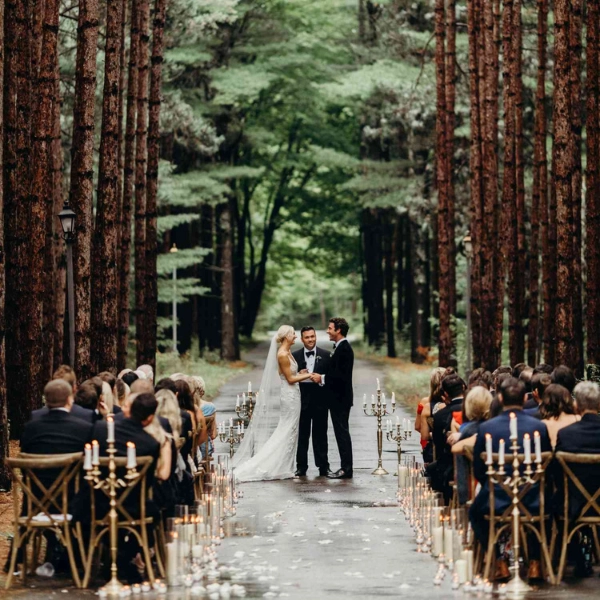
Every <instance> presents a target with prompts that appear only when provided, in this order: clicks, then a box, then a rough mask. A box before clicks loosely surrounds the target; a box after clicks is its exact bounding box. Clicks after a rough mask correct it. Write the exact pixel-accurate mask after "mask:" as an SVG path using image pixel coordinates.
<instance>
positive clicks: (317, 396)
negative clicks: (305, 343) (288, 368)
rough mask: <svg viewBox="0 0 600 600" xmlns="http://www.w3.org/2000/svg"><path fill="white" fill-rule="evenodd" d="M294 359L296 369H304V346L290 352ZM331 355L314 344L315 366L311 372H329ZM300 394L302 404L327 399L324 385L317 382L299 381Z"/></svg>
mask: <svg viewBox="0 0 600 600" xmlns="http://www.w3.org/2000/svg"><path fill="white" fill-rule="evenodd" d="M292 356H293V357H294V360H295V361H296V362H297V363H298V371H302V370H303V369H306V359H305V356H304V347H302V348H300V350H296V352H293V353H292ZM330 361H331V357H330V355H329V352H327V350H323V348H319V347H318V346H315V367H314V369H313V373H319V374H320V375H327V373H328V372H329V363H330ZM300 395H301V397H302V405H303V406H304V405H306V404H315V403H319V404H321V403H323V404H325V402H326V401H327V399H326V394H325V386H321V385H319V384H318V383H313V382H312V381H303V382H301V383H300Z"/></svg>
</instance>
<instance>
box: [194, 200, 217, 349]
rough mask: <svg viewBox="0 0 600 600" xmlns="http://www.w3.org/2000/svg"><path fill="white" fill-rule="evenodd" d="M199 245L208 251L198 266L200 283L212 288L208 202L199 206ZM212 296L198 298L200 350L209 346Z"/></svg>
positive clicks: (212, 241) (211, 220) (212, 238)
mask: <svg viewBox="0 0 600 600" xmlns="http://www.w3.org/2000/svg"><path fill="white" fill-rule="evenodd" d="M200 215H201V217H200V221H199V228H200V237H199V242H200V247H201V248H204V249H206V250H207V251H208V252H207V254H206V256H205V257H204V260H203V261H202V264H201V265H200V268H199V277H200V285H202V286H203V287H205V288H207V289H208V290H212V287H213V279H214V272H213V270H212V269H211V268H210V267H211V265H212V261H213V250H214V235H213V207H212V206H211V205H210V204H202V205H201V207H200ZM211 304H212V298H211V297H210V293H209V294H207V295H205V296H201V297H200V298H198V304H197V310H198V312H199V313H200V314H199V315H198V316H197V322H198V331H197V335H198V344H199V346H200V352H202V351H204V349H206V348H210V340H211V336H210V328H211V327H212V326H213V323H212V320H211V319H209V318H208V316H209V314H210V311H211Z"/></svg>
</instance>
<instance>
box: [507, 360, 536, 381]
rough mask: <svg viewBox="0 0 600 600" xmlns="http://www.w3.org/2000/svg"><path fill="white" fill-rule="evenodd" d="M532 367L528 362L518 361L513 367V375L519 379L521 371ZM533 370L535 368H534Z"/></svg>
mask: <svg viewBox="0 0 600 600" xmlns="http://www.w3.org/2000/svg"><path fill="white" fill-rule="evenodd" d="M530 368H531V367H528V366H527V364H526V363H517V364H516V365H515V366H514V367H513V368H512V372H511V375H512V376H513V377H514V378H515V379H519V378H520V377H521V373H522V372H523V371H524V370H525V369H530ZM532 370H533V369H532Z"/></svg>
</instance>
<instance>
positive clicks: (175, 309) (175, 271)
mask: <svg viewBox="0 0 600 600" xmlns="http://www.w3.org/2000/svg"><path fill="white" fill-rule="evenodd" d="M170 252H171V254H174V253H175V252H177V246H176V245H175V244H173V247H172V248H171V250H170ZM173 352H175V353H177V266H176V265H173Z"/></svg>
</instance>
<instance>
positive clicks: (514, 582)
mask: <svg viewBox="0 0 600 600" xmlns="http://www.w3.org/2000/svg"><path fill="white" fill-rule="evenodd" d="M510 417H511V420H510V423H511V430H510V431H511V433H510V440H511V446H510V449H511V450H512V454H513V460H512V474H511V475H510V476H509V477H508V478H506V479H504V487H505V488H510V493H511V495H512V506H513V508H512V512H511V515H512V523H511V529H512V548H513V555H514V556H513V560H514V563H513V566H512V567H511V570H512V571H513V575H512V578H511V580H510V581H509V582H508V583H507V584H506V588H505V590H506V595H507V596H508V597H509V598H523V597H524V596H525V595H526V594H527V592H529V591H531V590H532V588H531V587H530V586H529V585H527V583H525V582H524V581H523V580H522V579H521V576H520V575H519V556H520V549H521V544H520V541H519V540H520V535H519V532H520V523H519V519H520V511H519V502H520V500H519V493H520V488H522V486H524V485H527V484H531V483H534V480H533V478H532V475H533V474H534V471H533V469H532V467H531V464H532V460H531V438H530V436H529V434H528V433H526V434H525V436H524V439H523V450H524V460H523V464H524V465H525V470H524V472H523V473H522V474H521V470H520V467H521V463H520V461H519V444H518V442H517V420H516V417H515V415H514V413H511V415H510ZM486 463H487V475H488V477H489V479H490V485H492V484H496V483H497V482H498V479H500V480H502V479H503V478H504V476H505V475H506V472H505V470H504V464H505V457H504V440H501V441H500V448H499V453H498V469H497V470H495V469H494V461H493V458H492V439H491V436H490V434H487V436H486ZM535 464H536V470H535V474H536V475H539V474H540V473H542V471H543V469H542V453H541V441H540V436H539V435H536V436H535Z"/></svg>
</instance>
